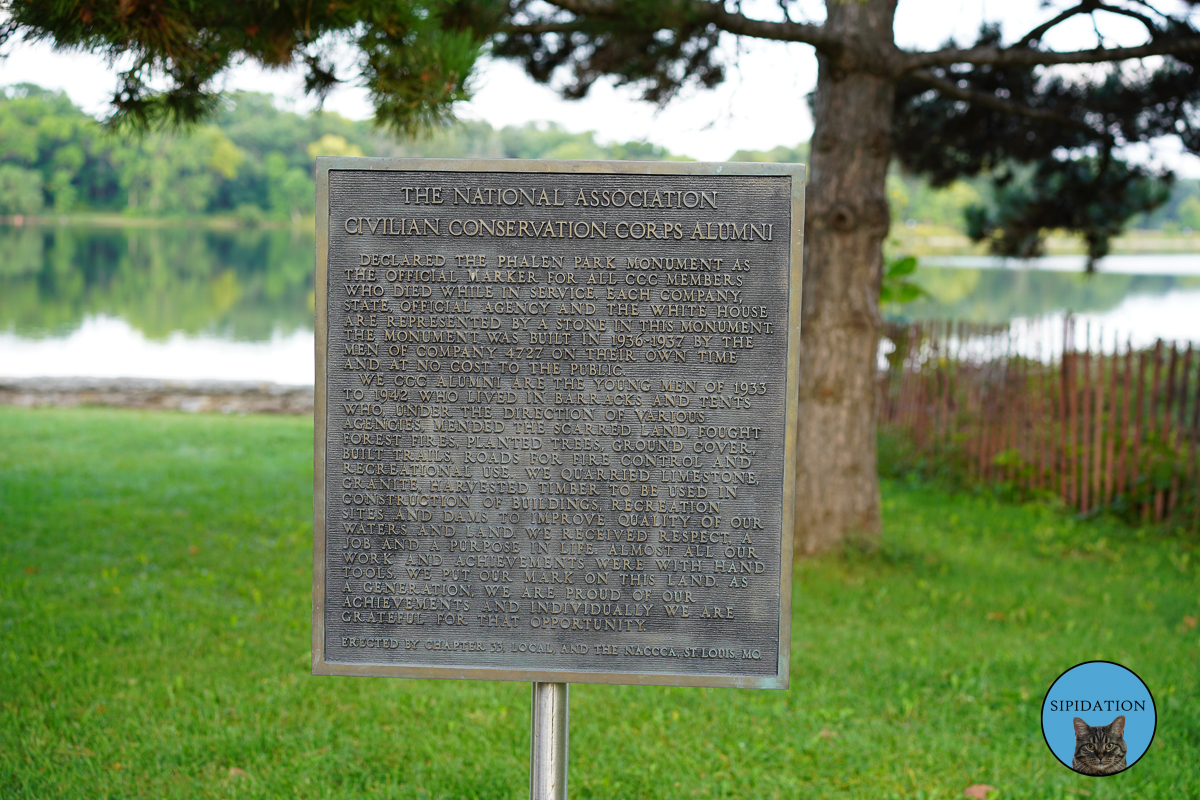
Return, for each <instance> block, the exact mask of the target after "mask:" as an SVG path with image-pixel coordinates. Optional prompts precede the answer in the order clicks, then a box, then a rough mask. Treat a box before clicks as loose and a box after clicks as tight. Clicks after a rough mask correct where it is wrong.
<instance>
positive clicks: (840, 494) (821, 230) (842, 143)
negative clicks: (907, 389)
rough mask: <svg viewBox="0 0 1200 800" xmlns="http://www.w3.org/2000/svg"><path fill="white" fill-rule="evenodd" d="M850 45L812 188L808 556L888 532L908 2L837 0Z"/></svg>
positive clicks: (823, 128) (831, 16)
mask: <svg viewBox="0 0 1200 800" xmlns="http://www.w3.org/2000/svg"><path fill="white" fill-rule="evenodd" d="M827 7H828V18H827V21H826V27H827V29H828V30H829V31H830V32H832V33H836V34H840V36H839V38H841V40H842V41H843V42H846V46H845V48H844V49H843V50H842V51H841V52H839V53H836V54H832V55H828V54H827V55H822V56H820V58H819V70H820V71H819V74H818V78H817V92H816V100H815V103H814V109H813V116H814V123H815V130H814V133H813V148H812V164H811V166H812V179H811V181H810V183H809V185H808V188H807V191H806V205H807V210H806V214H805V217H806V219H805V228H806V229H805V253H804V303H803V313H802V318H801V319H802V328H801V342H802V346H801V354H800V419H799V448H798V451H797V452H798V458H799V463H798V464H797V471H796V528H795V534H796V536H795V546H796V552H797V553H813V552H817V551H820V550H825V549H828V548H830V547H834V546H837V545H838V544H839V543H841V542H843V541H845V540H847V539H850V540H854V539H859V538H861V539H864V540H867V541H870V540H873V539H875V538H876V537H878V535H879V527H880V514H879V479H878V475H877V473H876V463H875V455H876V454H875V404H876V396H875V395H876V389H875V386H876V369H877V367H876V358H877V356H876V353H877V351H878V347H879V331H880V316H879V283H880V280H881V276H882V266H883V255H882V249H883V240H884V238H885V237H886V236H887V233H888V222H889V220H888V206H887V195H886V187H885V183H886V177H887V167H888V161H889V159H890V157H891V133H892V103H893V96H894V88H895V82H894V81H895V79H894V78H893V77H891V76H890V75H889V70H888V66H887V60H888V56H889V55H890V52H891V50H892V47H893V33H892V21H893V18H894V16H895V11H896V0H829V2H828V3H827Z"/></svg>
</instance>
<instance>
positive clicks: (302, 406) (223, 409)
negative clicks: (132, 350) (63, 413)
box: [0, 378, 313, 414]
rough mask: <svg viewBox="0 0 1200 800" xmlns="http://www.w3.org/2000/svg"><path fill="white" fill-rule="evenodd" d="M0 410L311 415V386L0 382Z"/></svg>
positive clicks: (149, 380)
mask: <svg viewBox="0 0 1200 800" xmlns="http://www.w3.org/2000/svg"><path fill="white" fill-rule="evenodd" d="M0 405H10V406H23V407H26V408H37V407H46V406H54V407H59V408H73V407H76V406H107V407H111V408H136V409H147V410H158V411H186V412H190V413H201V412H210V413H213V412H215V413H221V414H312V413H313V387H312V386H288V385H282V384H278V383H266V382H256V381H211V380H203V381H174V380H159V379H154V378H0Z"/></svg>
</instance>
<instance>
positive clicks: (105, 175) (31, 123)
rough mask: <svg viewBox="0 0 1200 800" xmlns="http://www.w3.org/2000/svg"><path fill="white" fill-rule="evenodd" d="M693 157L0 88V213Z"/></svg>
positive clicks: (124, 206) (933, 199)
mask: <svg viewBox="0 0 1200 800" xmlns="http://www.w3.org/2000/svg"><path fill="white" fill-rule="evenodd" d="M322 155H330V156H355V155H368V156H424V157H440V158H576V159H578V158H584V159H621V160H643V161H663V160H679V161H686V160H690V159H688V158H687V157H686V156H681V155H677V154H673V153H671V152H670V151H668V150H666V149H664V148H662V147H659V146H658V145H653V144H649V143H646V142H625V143H623V144H619V143H610V144H603V143H600V142H597V141H596V138H595V135H594V134H593V133H592V132H590V131H589V132H585V133H570V132H568V131H565V130H563V129H562V128H560V127H557V126H555V125H552V124H535V123H530V124H527V125H523V126H520V127H513V126H509V127H505V128H501V129H498V130H497V129H495V128H493V127H492V126H490V125H488V124H487V123H486V122H460V123H458V124H456V125H454V126H453V127H451V128H449V129H447V130H445V131H442V132H439V133H437V134H435V135H433V136H431V137H430V138H428V139H421V140H415V141H400V140H397V139H396V138H394V137H393V136H391V135H389V134H387V133H386V132H384V131H381V130H379V129H377V128H375V127H374V126H372V125H371V123H370V122H369V121H362V122H356V121H353V120H348V119H346V118H344V117H341V116H339V115H337V114H332V113H321V112H317V113H312V114H307V115H301V114H297V113H294V112H292V111H287V110H283V109H280V108H278V107H277V106H276V105H275V102H274V98H272V97H271V96H269V95H265V94H257V93H248V92H236V93H232V94H230V95H229V97H228V98H227V100H226V102H225V104H224V105H223V106H222V107H221V108H220V109H219V111H218V112H217V114H216V115H215V116H214V117H213V118H212V119H211V120H210V122H209V123H208V124H205V125H201V126H197V127H195V128H192V129H190V130H188V131H182V132H174V133H169V132H158V133H150V134H147V135H145V136H142V137H140V138H139V137H136V136H129V135H119V134H114V133H112V132H110V131H108V130H107V129H106V128H105V127H104V126H103V125H101V124H100V123H99V122H97V121H96V120H95V119H94V118H93V117H91V116H89V115H88V114H86V113H84V112H83V110H81V109H80V108H78V107H76V106H75V105H74V104H72V103H71V101H70V99H69V98H68V97H67V96H66V94H65V93H62V92H54V91H49V90H46V89H42V88H40V87H38V86H34V85H32V84H19V85H16V86H10V87H8V88H6V89H3V90H2V91H0V215H14V214H39V213H55V214H67V213H78V212H85V213H86V212H92V213H97V212H98V213H119V214H124V215H128V216H134V217H165V218H171V217H178V218H182V217H194V216H198V215H224V216H233V217H236V218H237V219H238V220H240V221H241V222H243V223H247V224H254V223H257V222H260V221H263V220H267V219H271V220H291V221H293V222H299V221H300V220H302V219H304V218H306V217H310V216H311V215H312V213H313V198H314V184H313V160H314V159H315V158H316V157H317V156H322ZM730 160H731V161H779V162H800V161H807V160H808V144H807V143H802V144H799V145H797V146H796V147H776V148H774V149H773V150H765V151H763V150H739V151H737V152H736V153H734V154H733V155H732V156H731V157H730ZM888 190H889V202H890V205H891V207H892V214H893V218H894V219H895V220H896V222H897V223H899V224H904V223H906V222H908V221H909V220H913V221H915V222H919V223H928V224H934V225H941V226H945V227H950V228H957V229H961V228H962V227H963V220H962V209H963V208H965V207H966V206H967V205H969V204H971V203H974V202H979V201H980V200H981V199H983V200H984V201H985V202H986V200H987V197H986V192H987V189H986V184H985V182H983V181H980V182H976V183H964V182H957V183H955V184H952V185H951V186H949V187H947V188H944V189H936V190H935V189H933V188H932V187H930V186H929V185H928V183H925V182H924V181H921V180H918V179H914V178H911V177H906V176H902V175H899V174H894V175H892V176H891V177H890V179H889V184H888ZM1134 225H1135V226H1136V227H1141V228H1166V229H1172V228H1174V229H1181V228H1186V229H1192V230H1200V181H1194V180H1192V181H1180V182H1179V183H1178V184H1177V185H1176V190H1175V192H1174V194H1173V195H1172V197H1171V200H1170V201H1169V202H1168V203H1167V204H1166V205H1165V206H1164V207H1163V208H1161V209H1159V210H1158V211H1157V212H1155V213H1154V214H1153V215H1150V216H1149V217H1145V216H1143V217H1142V218H1139V219H1137V220H1135V221H1134Z"/></svg>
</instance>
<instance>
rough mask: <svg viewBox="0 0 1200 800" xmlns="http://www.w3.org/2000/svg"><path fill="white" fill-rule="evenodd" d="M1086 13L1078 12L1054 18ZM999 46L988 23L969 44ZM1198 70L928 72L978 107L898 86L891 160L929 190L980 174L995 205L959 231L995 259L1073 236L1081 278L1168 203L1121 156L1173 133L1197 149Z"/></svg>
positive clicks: (1158, 180) (1169, 22)
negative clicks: (1062, 233)
mask: <svg viewBox="0 0 1200 800" xmlns="http://www.w3.org/2000/svg"><path fill="white" fill-rule="evenodd" d="M1095 8H1096V6H1089V4H1081V5H1080V6H1079V7H1078V8H1077V9H1076V10H1075V11H1073V12H1071V13H1070V14H1065V15H1064V17H1063V18H1066V17H1069V16H1071V15H1072V14H1074V13H1081V12H1082V13H1088V12H1090V11H1092V10H1094V9H1095ZM1133 16H1134V17H1135V18H1137V19H1139V20H1140V21H1141V22H1142V24H1143V25H1145V27H1146V28H1147V29H1148V33H1149V35H1150V37H1151V38H1152V40H1158V41H1165V40H1167V39H1170V38H1172V37H1195V36H1196V34H1197V32H1196V30H1195V28H1194V26H1193V25H1192V23H1191V22H1190V21H1187V20H1175V19H1171V18H1167V17H1163V18H1161V19H1156V20H1151V19H1150V18H1149V17H1142V16H1140V15H1138V14H1134V15H1133ZM1035 38H1036V37H1035ZM1001 44H1002V43H1001V35H1000V30H999V28H998V27H997V26H995V25H991V24H988V25H984V26H983V28H982V29H981V31H980V34H979V37H978V40H977V41H976V43H975V45H974V46H975V47H979V48H995V47H1000V46H1001ZM1030 44H1032V42H1023V43H1019V44H1018V45H1016V46H1017V47H1025V46H1029V45H1030ZM1196 66H1197V64H1196V63H1195V59H1194V58H1192V59H1191V60H1189V58H1188V57H1186V56H1184V57H1181V58H1180V59H1179V60H1176V59H1174V58H1165V59H1163V60H1162V63H1161V64H1160V65H1158V66H1156V67H1154V68H1149V67H1147V68H1143V69H1137V70H1134V69H1124V68H1122V67H1120V66H1117V65H1109V66H1107V67H1105V68H1104V69H1103V70H1100V71H1085V72H1082V73H1077V74H1075V75H1074V76H1072V77H1068V76H1066V75H1064V74H1062V73H1046V72H1045V71H1044V70H1042V69H1040V68H1038V67H1036V66H1032V65H1024V66H1009V67H1000V66H995V65H992V64H986V65H969V64H967V65H961V66H955V67H954V68H950V67H940V66H939V67H935V68H932V69H931V70H930V76H931V77H932V78H933V79H934V80H937V81H945V82H948V83H952V85H953V86H954V87H955V90H956V91H957V92H966V93H967V94H968V95H969V96H973V97H976V98H978V102H964V98H963V97H962V96H958V95H952V94H948V93H946V92H944V91H937V90H935V89H934V88H931V85H930V83H929V81H927V80H923V79H922V78H921V77H920V76H906V77H904V78H902V79H901V80H900V81H899V83H898V84H897V90H896V99H895V110H894V120H895V133H894V138H895V142H896V152H897V156H898V157H899V160H900V162H901V164H902V166H903V167H904V168H905V169H906V170H908V171H910V172H914V173H920V174H923V175H926V176H928V177H929V178H930V180H931V182H932V184H933V185H934V186H937V187H940V186H947V185H950V184H951V183H952V182H953V181H955V180H957V179H960V178H964V177H973V176H978V175H981V174H986V175H987V176H988V177H989V179H990V181H991V182H992V184H993V187H994V198H993V202H991V203H990V204H988V205H984V204H974V205H972V206H970V207H969V208H968V209H967V210H966V223H967V232H968V235H970V236H971V237H972V238H973V239H975V240H977V241H984V240H986V241H988V243H989V244H990V246H991V249H992V250H993V252H995V253H997V254H999V255H1005V256H1018V257H1021V258H1028V257H1031V256H1035V255H1039V254H1040V252H1041V243H1042V239H1043V237H1044V236H1045V233H1046V232H1047V231H1049V230H1053V229H1063V230H1070V231H1075V232H1078V233H1079V234H1081V235H1082V236H1083V238H1084V240H1085V242H1086V244H1087V254H1088V268H1089V271H1090V270H1091V268H1092V265H1093V262H1094V261H1095V260H1096V259H1098V258H1100V257H1102V256H1103V255H1105V254H1106V253H1107V252H1108V247H1109V240H1110V239H1111V238H1112V237H1113V236H1116V235H1117V234H1119V233H1120V232H1121V230H1122V229H1123V228H1124V227H1125V225H1127V224H1128V223H1129V222H1130V221H1131V220H1132V219H1133V218H1134V217H1136V216H1138V215H1141V214H1146V213H1149V212H1152V211H1153V210H1154V209H1156V208H1158V207H1159V206H1161V205H1162V204H1163V203H1165V202H1166V201H1167V200H1168V198H1169V196H1170V188H1171V186H1170V185H1171V181H1172V177H1173V176H1172V174H1171V173H1169V172H1162V173H1158V172H1155V171H1152V170H1150V169H1147V168H1144V167H1141V166H1136V165H1130V164H1128V163H1125V162H1124V161H1123V160H1122V159H1121V156H1120V150H1119V148H1120V147H1122V146H1124V145H1128V144H1130V143H1133V142H1146V141H1149V140H1151V139H1154V138H1156V137H1159V136H1164V135H1179V136H1180V137H1181V138H1182V139H1183V140H1184V143H1185V146H1186V147H1188V148H1189V149H1192V150H1197V149H1200V130H1198V129H1196V128H1195V126H1194V121H1193V119H1192V115H1191V112H1190V111H1188V110H1187V109H1189V108H1192V107H1194V106H1195V104H1196V103H1197V102H1200V82H1197V81H1196V79H1195V74H1194V72H1195V69H1196ZM1015 110H1023V111H1021V112H1020V113H1016V111H1015Z"/></svg>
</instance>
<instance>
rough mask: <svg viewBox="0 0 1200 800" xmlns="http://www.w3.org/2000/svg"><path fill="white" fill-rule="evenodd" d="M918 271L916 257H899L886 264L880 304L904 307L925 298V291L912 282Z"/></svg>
mask: <svg viewBox="0 0 1200 800" xmlns="http://www.w3.org/2000/svg"><path fill="white" fill-rule="evenodd" d="M916 271H917V258H916V256H898V257H896V258H893V259H890V260H888V261H885V262H884V265H883V280H881V281H880V282H879V304H880V305H884V304H891V305H904V304H905V303H911V302H913V301H914V300H919V299H921V298H922V297H924V296H925V290H924V289H922V288H921V286H920V284H918V283H914V282H913V280H912V276H913V273H914V272H916Z"/></svg>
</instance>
